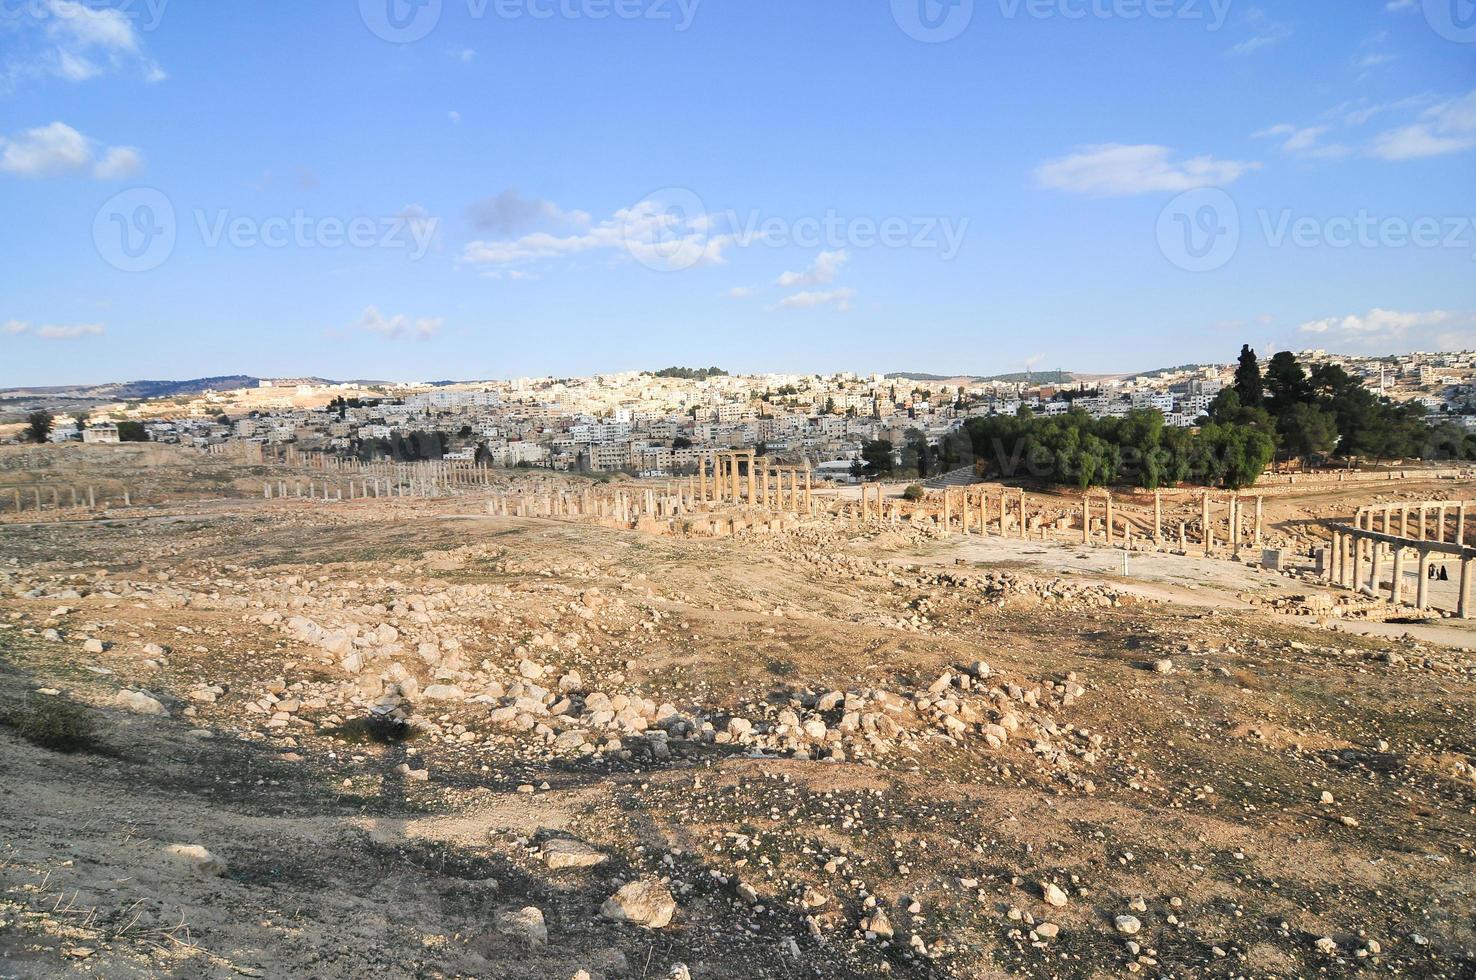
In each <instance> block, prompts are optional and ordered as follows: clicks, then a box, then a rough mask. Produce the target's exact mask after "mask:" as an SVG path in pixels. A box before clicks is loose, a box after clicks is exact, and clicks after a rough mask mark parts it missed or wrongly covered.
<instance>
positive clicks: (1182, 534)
mask: <svg viewBox="0 0 1476 980" xmlns="http://www.w3.org/2000/svg"><path fill="white" fill-rule="evenodd" d="M1179 550H1180V551H1181V552H1183V553H1184V554H1186V555H1187V554H1189V530H1188V528H1186V527H1185V526H1184V522H1183V521H1180V522H1179Z"/></svg>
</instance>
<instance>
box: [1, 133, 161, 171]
mask: <svg viewBox="0 0 1476 980" xmlns="http://www.w3.org/2000/svg"><path fill="white" fill-rule="evenodd" d="M98 153H99V149H98V145H97V143H96V142H95V141H94V140H91V139H89V138H87V137H86V136H83V135H82V134H81V133H79V132H77V131H76V130H75V129H73V128H72V127H71V126H68V125H67V124H66V123H63V122H54V123H51V124H50V125H47V126H38V127H36V128H35V129H28V130H26V131H25V132H23V133H20V134H19V135H17V136H12V137H10V138H5V137H0V173H6V174H10V175H12V176H15V177H27V178H33V179H34V178H39V177H56V176H60V175H63V174H73V173H78V172H81V171H86V170H91V172H92V176H94V177H96V178H97V179H99V180H119V179H122V178H125V177H132V176H134V175H135V174H137V173H139V172H140V171H141V170H142V169H143V157H142V155H141V154H140V153H139V151H138V150H137V149H135V148H133V147H131V146H113V147H108V148H107V149H105V150H102V151H101V154H102V155H101V156H98Z"/></svg>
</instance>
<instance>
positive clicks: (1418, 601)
mask: <svg viewBox="0 0 1476 980" xmlns="http://www.w3.org/2000/svg"><path fill="white" fill-rule="evenodd" d="M1429 605H1430V553H1429V552H1428V551H1426V550H1425V549H1423V548H1421V549H1420V582H1419V585H1418V586H1416V588H1415V607H1416V608H1418V609H1420V610H1421V611H1423V610H1425V609H1427V608H1429Z"/></svg>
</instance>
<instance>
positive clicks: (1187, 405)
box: [49, 350, 1476, 482]
mask: <svg viewBox="0 0 1476 980" xmlns="http://www.w3.org/2000/svg"><path fill="white" fill-rule="evenodd" d="M1296 356H1297V359H1298V360H1299V361H1300V362H1301V363H1302V364H1304V365H1305V366H1307V367H1308V368H1311V367H1313V366H1316V365H1322V364H1335V365H1338V366H1341V367H1342V368H1343V369H1344V370H1345V371H1347V373H1348V374H1349V375H1350V376H1352V377H1353V378H1355V379H1357V380H1359V381H1361V382H1362V383H1363V384H1364V385H1365V386H1366V387H1367V388H1368V389H1370V390H1371V391H1373V392H1374V393H1376V394H1378V395H1381V396H1384V397H1388V398H1389V399H1391V400H1393V401H1395V402H1409V401H1416V402H1419V403H1421V404H1422V405H1423V406H1424V407H1425V409H1426V410H1427V413H1428V414H1429V415H1432V416H1438V417H1445V418H1447V419H1448V420H1449V421H1453V422H1456V423H1457V424H1459V425H1461V426H1463V427H1464V428H1465V429H1467V430H1476V352H1468V351H1463V352H1442V353H1409V354H1397V355H1388V356H1381V357H1371V356H1347V355H1334V354H1330V353H1328V352H1326V351H1323V350H1308V351H1301V352H1297V354H1296ZM1234 370H1235V365H1234V363H1227V364H1222V365H1196V366H1185V367H1180V368H1170V369H1164V370H1158V371H1153V372H1150V373H1146V374H1137V375H1129V376H1101V377H1092V376H1085V377H1081V376H1077V377H1073V376H1072V375H1069V374H1066V373H1064V372H1049V373H1047V374H1045V375H1043V376H1042V377H1043V378H1045V379H1047V380H1046V381H1044V382H1043V381H1041V380H1037V379H1033V378H1032V377H1031V376H1029V375H1015V376H1004V377H1002V378H998V379H975V378H949V379H943V378H940V377H938V376H931V375H907V374H887V375H883V374H873V375H869V376H858V375H855V374H850V373H837V374H830V375H816V374H762V375H734V376H729V375H727V374H725V373H722V372H721V371H719V370H718V369H716V368H714V369H708V370H697V371H692V370H688V369H669V370H667V371H662V372H656V373H648V372H625V373H618V374H603V375H596V376H594V377H589V378H516V379H512V380H507V381H487V382H475V383H437V384H432V383H392V384H389V383H375V382H338V383H334V382H324V381H321V380H312V381H308V380H292V379H277V380H260V381H258V382H257V383H256V386H255V387H249V388H239V389H234V390H221V391H204V392H200V393H198V394H194V395H191V396H174V397H162V398H152V399H147V400H142V401H129V402H122V403H118V404H109V405H103V406H101V407H99V408H97V409H95V410H92V411H90V412H88V413H78V414H77V416H76V417H69V416H67V415H65V414H58V416H57V417H56V419H55V421H54V424H53V427H52V429H51V432H50V435H49V439H50V441H52V442H67V441H78V440H80V441H82V442H88V443H108V442H116V441H118V440H119V439H120V435H119V423H120V422H121V423H125V426H124V428H123V432H124V436H123V437H122V438H125V439H126V438H128V433H129V431H130V429H129V426H128V425H127V424H126V423H137V424H138V425H135V426H134V427H133V428H132V431H133V433H134V438H135V439H140V438H146V439H147V440H148V441H153V442H159V443H169V444H181V445H187V446H194V447H197V448H208V447H212V446H222V445H226V444H231V443H236V444H260V445H262V446H264V447H269V448H271V449H277V450H280V449H281V448H282V447H285V446H288V445H290V446H293V447H294V448H296V449H297V450H299V451H303V452H321V453H330V454H336V455H344V456H357V457H358V458H360V459H363V460H365V461H369V460H373V459H380V458H397V459H416V458H427V459H428V458H438V459H447V460H466V461H476V462H480V463H485V464H489V465H493V466H503V467H517V466H530V467H543V468H549V469H553V470H559V471H567V472H594V473H600V472H606V473H609V472H627V473H631V474H634V475H639V476H648V477H651V476H666V475H682V474H689V473H692V472H694V471H695V469H696V467H697V465H698V462H699V460H701V459H703V458H705V456H706V455H709V454H710V453H711V452H712V451H713V450H715V449H736V448H749V447H758V448H760V449H761V450H762V451H763V453H766V454H769V455H772V456H774V457H775V458H780V459H785V460H789V461H796V462H806V463H808V464H809V465H810V466H811V467H813V469H814V472H815V475H816V477H817V478H820V479H831V480H836V481H841V482H848V481H850V480H852V479H853V476H852V472H853V469H854V464H855V463H856V461H857V460H859V459H860V457H861V452H862V446H863V444H864V443H865V442H867V441H874V440H882V441H886V442H889V443H891V444H892V445H893V446H896V447H900V446H902V445H903V444H904V443H905V442H906V441H907V439H908V438H909V433H912V434H913V435H914V437H915V435H916V433H921V434H922V437H923V438H925V439H926V440H927V441H928V442H929V443H931V444H932V445H937V444H938V442H939V441H940V440H941V439H942V438H943V437H945V436H946V435H947V434H948V433H949V432H951V431H954V430H956V429H959V428H960V427H961V426H962V425H963V424H964V423H965V422H966V421H967V420H969V419H971V418H978V417H981V416H991V415H1014V414H1015V413H1017V412H1018V411H1019V410H1020V409H1021V408H1022V407H1026V408H1028V409H1029V410H1030V411H1031V412H1032V413H1034V414H1036V415H1039V416H1051V415H1058V414H1063V413H1066V412H1068V411H1070V410H1071V409H1073V408H1076V409H1080V410H1083V411H1085V412H1086V413H1087V414H1088V415H1090V416H1091V417H1093V418H1107V417H1120V416H1125V415H1127V414H1128V413H1129V412H1130V411H1132V410H1135V409H1153V410H1157V411H1158V412H1160V413H1162V415H1163V417H1164V422H1165V425H1167V426H1172V427H1191V426H1194V425H1195V424H1196V422H1197V420H1199V419H1201V418H1202V417H1203V416H1204V414H1205V413H1206V412H1207V410H1208V409H1209V407H1210V405H1211V403H1212V402H1213V400H1214V398H1215V396H1216V395H1218V394H1219V393H1220V391H1221V390H1223V389H1224V388H1225V387H1227V386H1228V385H1230V384H1231V383H1232V381H1233V378H1234ZM427 433H436V434H439V435H440V438H439V439H426V438H424V435H425V434H427Z"/></svg>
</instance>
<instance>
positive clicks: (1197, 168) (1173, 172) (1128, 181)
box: [1035, 143, 1261, 197]
mask: <svg viewBox="0 0 1476 980" xmlns="http://www.w3.org/2000/svg"><path fill="white" fill-rule="evenodd" d="M1172 156H1173V150H1171V149H1170V148H1169V147H1166V146H1153V145H1137V146H1127V145H1123V144H1121V143H1105V144H1100V145H1096V146H1084V147H1082V148H1080V149H1079V150H1078V151H1077V152H1075V153H1073V154H1071V155H1069V156H1065V157H1061V158H1060V159H1058V160H1048V161H1046V162H1045V163H1043V164H1041V165H1040V166H1039V167H1037V168H1036V170H1035V181H1036V183H1037V184H1038V185H1040V186H1041V187H1047V188H1050V189H1052V190H1061V191H1069V192H1071V193H1074V194H1088V195H1091V196H1093V197H1124V196H1127V195H1130V194H1150V193H1154V192H1157V191H1173V192H1178V191H1187V190H1193V189H1194V188H1196V187H1223V186H1225V185H1227V184H1232V183H1234V182H1235V181H1236V180H1239V179H1240V177H1241V176H1242V175H1243V174H1245V173H1247V172H1249V171H1252V170H1256V169H1259V167H1260V166H1261V165H1260V164H1259V163H1247V162H1242V161H1239V160H1216V159H1214V158H1213V157H1209V156H1198V157H1192V158H1190V159H1188V160H1177V161H1176V160H1173V159H1172Z"/></svg>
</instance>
